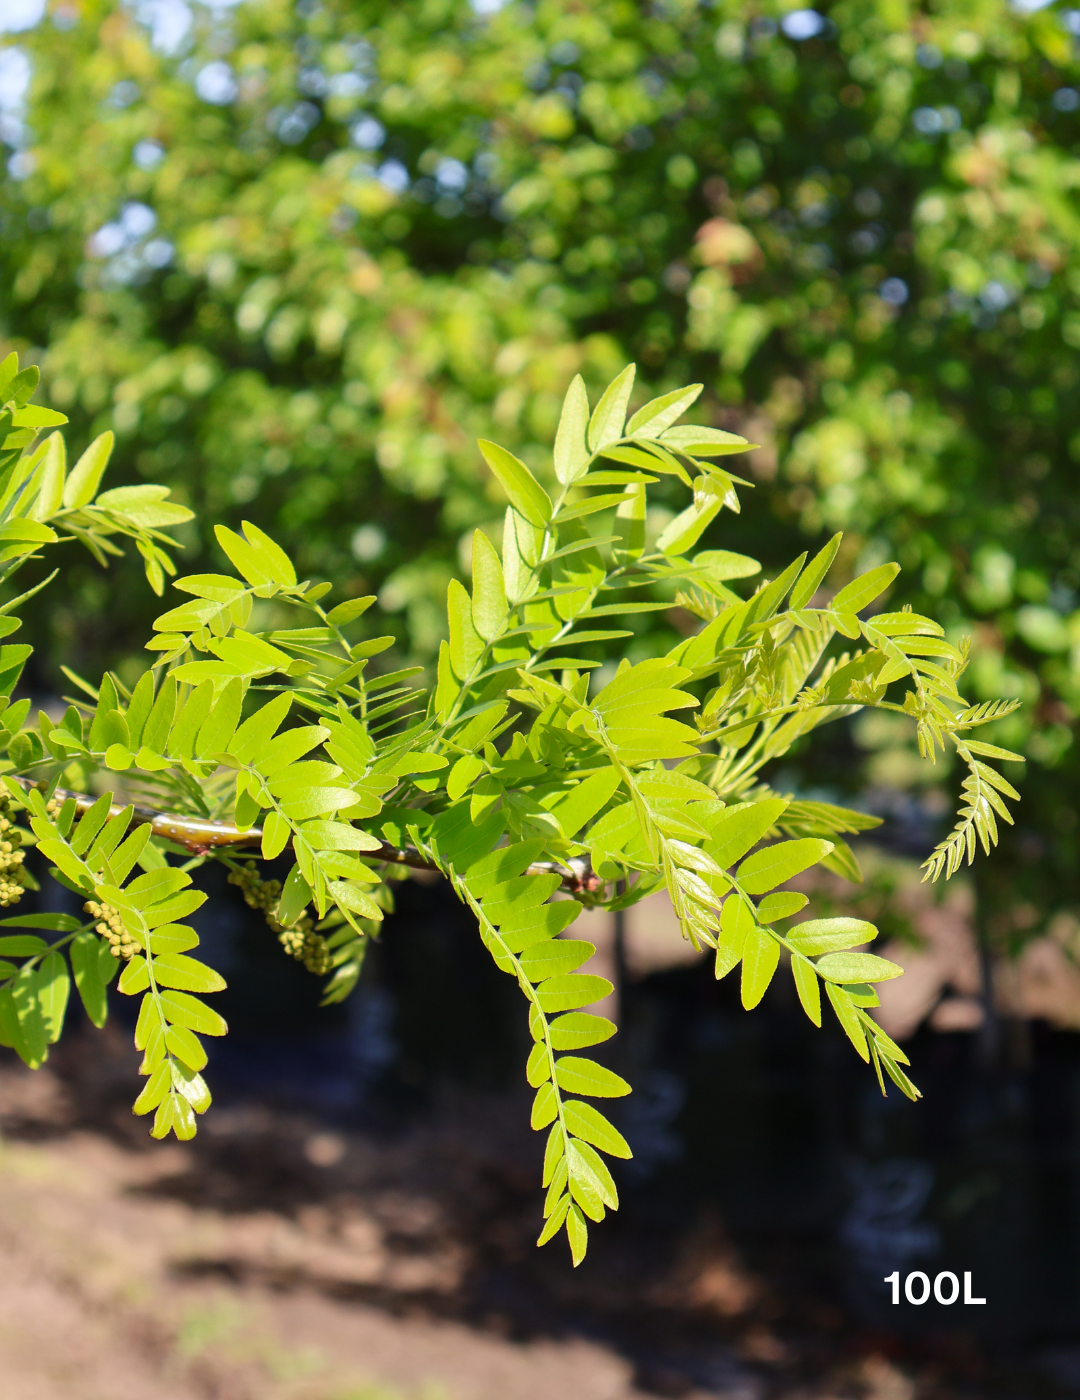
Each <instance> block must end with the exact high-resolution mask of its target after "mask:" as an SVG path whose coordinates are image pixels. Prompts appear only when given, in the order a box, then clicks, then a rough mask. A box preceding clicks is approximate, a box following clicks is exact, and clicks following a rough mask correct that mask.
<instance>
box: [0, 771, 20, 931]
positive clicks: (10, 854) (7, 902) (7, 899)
mask: <svg viewBox="0 0 1080 1400" xmlns="http://www.w3.org/2000/svg"><path fill="white" fill-rule="evenodd" d="M10 813H11V803H10V801H8V799H7V798H2V799H0V909H7V908H9V907H10V906H11V905H12V904H18V902H19V900H20V899H22V897H23V890H24V885H23V881H24V879H25V872H24V870H23V861H24V860H25V859H26V853H25V851H23V850H22V849H21V846H22V834H21V833H20V831H19V829H18V827H17V826H16V825H15V823H14V822H13V821H12V820H11V816H10Z"/></svg>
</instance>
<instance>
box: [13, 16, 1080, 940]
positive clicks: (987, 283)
mask: <svg viewBox="0 0 1080 1400" xmlns="http://www.w3.org/2000/svg"><path fill="white" fill-rule="evenodd" d="M40 9H41V7H40V4H39V3H37V0H19V2H18V3H16V4H14V5H13V6H12V8H11V13H12V14H13V15H14V18H9V19H8V20H7V26H8V29H9V31H10V32H9V33H8V35H7V39H6V42H7V47H6V48H4V49H3V50H2V51H0V104H2V109H3V129H2V132H0V135H2V136H3V139H4V140H5V141H6V142H7V145H8V147H9V148H10V151H9V158H8V160H7V173H6V176H5V177H4V179H3V182H2V186H0V219H2V224H0V337H2V338H3V340H4V341H5V342H7V343H9V344H10V345H11V346H13V347H17V348H19V349H20V351H22V352H23V353H24V355H29V357H30V358H34V357H35V356H40V358H41V362H42V367H43V371H44V376H45V381H44V382H45V388H46V393H47V398H48V401H49V402H51V403H52V404H53V405H55V406H56V407H58V408H61V409H63V410H64V411H65V412H66V413H68V414H69V415H70V416H71V418H72V420H73V426H74V437H75V438H76V439H77V438H78V437H79V435H80V434H81V435H82V436H83V437H85V438H89V437H90V435H92V434H93V433H96V432H99V431H101V430H102V429H104V428H108V427H111V428H113V429H115V431H116V433H117V434H118V439H119V441H118V449H117V458H116V460H117V463H118V467H119V471H120V473H121V475H122V474H124V473H126V476H127V478H128V479H130V480H132V481H137V480H140V479H143V478H148V479H153V480H160V481H164V482H167V483H168V484H169V485H171V486H172V487H173V489H174V493H175V494H176V495H177V496H178V497H180V498H181V499H187V500H188V501H189V502H190V504H191V505H193V506H194V507H196V508H197V510H198V511H199V512H200V516H201V517H202V518H204V519H206V520H217V519H224V520H228V521H232V522H234V523H235V521H236V520H238V519H239V518H241V517H242V516H247V517H250V518H252V519H254V520H255V521H257V522H258V523H260V524H262V525H263V526H265V527H266V528H267V529H268V530H271V531H272V532H273V533H274V534H275V536H276V537H277V538H280V539H281V540H282V542H283V543H284V544H285V545H286V547H287V548H289V549H290V550H291V551H292V552H293V553H294V555H295V556H296V557H297V558H298V561H299V564H300V566H301V568H303V567H304V566H305V565H307V566H308V567H310V568H311V570H312V571H314V570H315V569H318V570H319V571H320V572H321V573H323V574H325V575H326V576H328V577H334V578H336V580H337V581H338V582H339V584H340V585H341V586H342V587H344V588H345V590H346V591H348V592H351V593H362V592H367V591H371V590H372V589H373V588H374V589H378V590H379V591H380V595H381V600H382V602H383V603H384V605H385V606H386V607H388V608H389V609H391V610H392V611H395V612H396V613H397V614H398V616H399V617H400V636H399V641H400V645H401V648H402V649H404V650H408V651H411V652H412V654H414V655H418V656H419V657H420V658H421V659H429V658H430V657H431V655H432V653H433V651H434V649H435V646H436V644H437V641H438V636H439V634H438V627H439V622H438V616H439V608H438V607H437V604H438V603H440V602H441V599H442V595H443V593H444V590H445V586H446V583H447V581H448V579H449V578H450V577H451V576H452V575H453V574H455V573H461V572H467V570H468V566H469V560H468V558H467V553H466V551H467V545H466V541H467V540H468V539H469V538H470V536H471V532H472V529H473V527H474V526H475V525H478V524H480V525H485V526H489V527H490V526H491V525H492V523H493V522H495V521H497V520H498V518H499V516H500V514H501V509H502V506H503V504H504V502H503V500H502V498H501V496H500V493H499V490H498V487H497V485H496V484H495V482H494V480H493V479H492V478H491V476H490V475H489V474H488V473H487V471H486V469H485V468H484V467H483V466H482V464H481V460H480V458H479V455H478V453H477V451H476V449H475V446H474V442H475V439H476V437H477V436H480V435H495V436H497V437H498V438H499V440H500V441H506V442H508V443H509V444H511V445H513V446H514V447H515V449H516V450H517V451H518V452H519V453H520V454H521V455H522V456H523V457H524V458H525V459H526V460H528V461H529V462H530V463H531V464H533V465H535V466H537V467H539V466H540V464H541V462H542V453H543V451H544V449H545V448H547V447H548V445H549V444H550V442H551V439H552V437H553V434H554V426H555V419H556V413H557V406H558V403H559V401H560V398H561V395H562V393H563V391H564V390H565V387H566V385H567V383H568V382H569V380H570V378H571V376H572V375H573V374H574V373H575V372H578V371H580V372H582V373H583V374H584V375H585V377H586V379H587V380H588V381H589V383H590V387H591V388H594V389H595V388H596V387H597V386H599V385H601V384H602V383H604V382H606V381H607V380H608V379H609V378H610V377H611V376H612V375H613V373H614V372H616V371H617V370H618V369H619V368H621V366H622V365H623V363H625V362H626V361H627V360H629V359H635V360H637V361H638V362H639V364H640V366H641V367H642V375H641V377H640V379H639V392H640V395H641V396H642V398H644V397H647V396H648V395H650V394H651V393H653V392H657V391H662V390H664V389H666V388H669V387H671V386H673V385H675V384H679V383H683V382H686V381H687V380H691V379H695V380H701V381H703V382H704V384H705V386H706V392H705V394H704V395H703V397H702V400H701V401H700V404H699V409H700V413H701V416H702V418H703V419H704V421H709V422H712V423H714V424H716V425H717V426H722V427H726V428H732V429H735V430H738V431H740V432H744V433H746V434H748V435H750V436H751V437H752V438H753V440H754V441H757V442H760V443H761V444H762V446H761V449H760V451H759V452H757V453H756V454H755V456H754V458H753V462H752V471H753V475H754V479H755V481H756V484H757V486H758V491H757V492H756V493H755V494H756V496H757V499H756V501H755V502H754V504H753V505H752V506H750V507H748V509H747V514H746V516H744V521H743V524H744V526H745V530H742V531H740V532H739V534H738V537H737V538H736V536H735V535H734V533H733V532H732V530H731V523H730V522H729V521H724V522H723V523H720V524H718V525H717V526H715V527H714V530H715V534H716V542H717V543H724V544H728V545H731V544H734V546H735V547H737V548H740V549H745V550H746V551H747V552H749V553H754V554H757V555H760V556H761V557H763V558H764V559H765V560H766V561H767V562H769V561H774V560H780V559H785V558H786V557H788V556H789V555H790V553H791V551H792V547H793V545H794V544H795V543H796V542H797V541H798V540H800V539H802V540H803V541H804V542H805V543H807V544H809V543H811V542H812V540H813V537H815V536H819V535H822V534H830V533H832V532H833V531H834V530H836V529H840V528H843V529H845V530H847V531H848V535H847V538H846V540H845V546H844V550H843V552H842V554H841V555H840V557H839V558H838V561H837V574H838V576H837V580H836V581H838V582H842V581H843V580H844V577H845V576H846V575H849V574H851V573H853V572H854V571H855V570H856V568H860V569H861V568H865V567H867V566H868V565H871V564H874V563H877V562H880V561H881V560H884V559H886V558H893V557H895V558H897V559H899V561H900V562H901V563H902V564H903V566H904V570H905V572H904V574H903V575H902V576H901V579H900V581H899V583H898V586H897V590H896V591H895V592H894V594H893V596H892V598H891V600H890V606H899V605H900V604H901V603H903V602H911V603H913V604H914V605H915V606H916V607H925V608H927V609H929V610H931V611H933V612H934V613H935V614H936V615H942V616H943V619H944V620H946V621H947V622H948V624H949V626H950V630H951V632H952V633H954V634H960V633H962V632H964V631H970V632H973V634H974V637H975V649H974V655H975V659H974V664H973V668H972V676H973V687H972V688H973V691H974V694H975V695H976V696H977V697H982V696H991V695H998V694H1005V695H1008V694H1016V695H1020V696H1022V697H1023V698H1024V699H1025V701H1026V702H1027V704H1026V706H1025V709H1024V711H1023V712H1022V716H1021V717H1018V718H1016V719H1014V720H1012V721H1009V722H1008V723H1007V724H1006V725H1004V726H1003V727H1002V733H1001V734H1000V736H999V737H1000V739H1001V741H1002V742H1003V743H1006V744H1008V745H1010V746H1011V747H1016V748H1022V749H1024V750H1025V751H1026V752H1027V754H1028V755H1029V757H1030V758H1031V759H1032V760H1033V762H1032V763H1030V764H1029V770H1030V771H1029V776H1028V778H1027V779H1026V781H1025V782H1024V787H1023V793H1024V798H1025V804H1024V807H1023V809H1022V811H1023V816H1022V818H1021V820H1022V823H1023V827H1022V829H1021V830H1020V831H1018V832H1015V833H1012V835H1011V839H1010V840H1009V841H1008V843H1007V845H1006V847H1005V853H1004V856H1003V858H1002V860H1000V861H995V862H984V863H983V865H982V866H981V867H980V870H981V871H982V875H981V876H980V878H981V879H983V880H984V881H985V882H989V884H988V885H987V887H985V888H984V889H983V890H982V895H983V898H982V901H981V903H982V908H983V910H984V911H988V910H990V909H994V910H995V913H994V915H993V918H994V919H996V923H994V924H993V926H992V927H991V928H989V932H990V933H992V935H993V936H994V937H995V938H996V939H998V940H1002V941H1006V942H1007V941H1008V940H1010V939H1013V938H1016V937H1020V936H1022V935H1023V934H1024V932H1025V931H1026V929H1027V928H1029V927H1035V926H1037V925H1038V924H1040V923H1041V922H1043V920H1044V919H1045V916H1046V915H1047V913H1049V912H1053V911H1054V910H1055V909H1060V908H1062V907H1067V906H1069V905H1071V904H1072V903H1074V902H1075V901H1076V893H1077V892H1076V887H1075V877H1074V875H1073V871H1074V869H1075V865H1076V860H1077V857H1078V855H1080V849H1078V843H1077V832H1076V814H1075V811H1074V805H1073V802H1072V799H1071V796H1070V788H1071V787H1073V786H1074V785H1075V783H1076V780H1077V777H1078V776H1080V773H1078V771H1077V760H1076V757H1075V751H1074V746H1073V727H1074V718H1075V714H1076V711H1077V707H1078V706H1080V608H1078V598H1077V590H1078V588H1080V544H1078V542H1077V532H1076V522H1077V516H1078V510H1080V496H1078V495H1077V492H1076V490H1075V487H1074V486H1073V479H1074V474H1075V471H1076V463H1077V460H1080V398H1078V396H1077V392H1076V390H1077V382H1078V378H1080V375H1078V370H1077V365H1076V357H1077V349H1078V348H1080V217H1078V213H1080V211H1078V207H1077V203H1076V193H1075V191H1076V189H1077V187H1078V186H1080V159H1078V152H1080V144H1078V143H1080V60H1078V56H1077V40H1076V38H1075V37H1074V36H1076V35H1080V10H1070V9H1063V8H1060V7H1057V6H1054V7H1047V8H1040V9H1038V10H1037V11H1036V12H1030V11H1031V4H1030V0H1028V3H1026V4H1018V5H1017V6H1016V7H1015V8H1010V6H1009V5H1007V4H1005V3H1003V0H943V3H940V4H938V5H936V6H935V7H934V8H933V10H932V11H929V12H928V11H925V10H924V9H923V8H922V7H920V6H917V5H913V4H908V3H905V0H858V2H857V0H840V3H836V4H833V5H831V6H828V7H825V8H823V9H822V11H820V12H819V11H817V10H810V9H797V8H796V9H793V8H790V7H785V6H783V5H779V4H776V3H771V0H762V3H760V4H758V5H754V6H748V5H746V4H736V3H735V2H734V0H718V3H715V4H713V5H711V6H708V7H706V6H699V5H697V4H694V3H689V0H664V3H662V4H659V5H654V6H637V5H633V4H629V3H626V0H595V3H590V4H589V5H587V6H581V5H578V4H575V3H571V0H539V3H536V4H533V5H525V4H520V3H510V4H507V5H505V6H504V7H503V8H501V9H500V8H497V7H496V6H495V5H494V4H492V3H491V0H478V2H477V3H476V4H475V6H474V7H470V5H469V4H467V3H464V0H416V3H413V4H409V5H390V4H387V3H385V0H298V2H297V0H242V3H239V4H235V5H230V6H221V5H218V6H207V5H205V4H192V5H190V6H189V5H188V4H186V3H184V0H138V3H133V4H129V5H119V4H116V3H114V0H81V3H80V0H52V3H50V5H49V8H48V13H47V14H45V15H42V14H41V12H40ZM1074 84H1075V85H1074ZM76 445H77V443H76ZM117 479H118V480H119V479H121V478H120V476H118V478H117ZM649 523H650V528H651V529H653V530H658V529H659V528H662V525H663V524H664V523H666V516H665V515H664V512H663V508H662V507H661V508H659V509H658V510H657V511H656V515H655V518H653V519H651V520H650V522H649ZM188 544H189V546H190V548H189V554H188V557H187V559H186V561H185V563H186V565H187V566H188V567H199V566H200V565H207V566H211V567H213V553H214V547H213V545H212V542H211V541H210V539H209V538H206V539H203V538H198V537H196V536H194V535H192V537H191V538H190V539H189V541H188ZM129 585H130V586H129ZM154 607H155V602H154V600H152V599H151V598H149V597H148V596H147V595H146V592H145V590H144V589H143V588H142V587H141V586H140V585H139V584H138V583H137V581H136V579H135V577H134V575H131V576H130V577H129V576H128V575H126V574H125V573H123V571H122V568H121V570H120V571H118V572H117V573H115V574H114V575H112V576H111V578H110V580H109V581H108V582H107V583H102V581H101V580H100V578H98V577H95V576H93V575H92V574H91V573H90V572H89V570H87V572H86V573H85V575H84V576H83V579H82V582H81V584H80V586H79V588H78V589H76V591H75V592H73V594H72V596H71V597H70V598H69V599H68V600H67V602H66V603H65V605H64V606H62V607H59V608H57V607H56V605H55V603H54V604H52V605H51V607H50V610H49V612H48V614H47V615H44V614H43V616H42V618H41V619H40V621H41V624H42V626H45V625H47V626H48V627H49V628H50V629H51V634H52V656H53V658H54V661H56V660H59V659H60V658H61V657H63V659H65V660H66V661H68V663H69V664H73V665H75V666H77V667H82V668H85V669H87V670H90V671H94V670H95V669H96V668H99V667H100V664H101V659H102V658H103V657H104V655H105V654H106V653H107V652H112V654H114V655H115V651H116V648H117V647H119V646H124V645H126V646H128V647H129V648H130V649H131V652H132V653H133V656H132V662H131V665H132V667H133V668H135V667H137V666H140V665H141V664H142V663H141V662H139V661H138V660H137V658H136V649H137V647H138V646H139V644H140V642H141V639H142V636H143V634H144V633H145V630H146V628H147V622H148V619H149V618H150V617H151V616H152V615H153V614H152V611H151V610H152V609H154ZM677 621H678V618H677V616H672V618H671V623H677ZM643 625H644V624H643ZM38 680H39V682H40V684H42V685H43V686H45V685H50V684H55V682H56V677H55V676H54V675H51V674H46V673H44V672H43V673H41V674H40V675H39V677H38ZM857 732H858V733H859V736H860V740H861V742H862V744H863V746H864V748H866V749H868V750H869V751H870V752H871V754H872V757H871V759H870V761H869V774H870V777H871V778H872V779H874V780H876V781H880V782H881V783H884V784H886V785H889V786H892V787H903V786H904V784H905V782H907V780H908V771H907V765H906V760H905V752H906V750H905V748H904V745H905V743H907V742H908V740H907V739H906V737H905V736H904V735H901V734H897V733H896V732H894V731H892V730H891V729H889V728H877V729H875V728H873V727H871V726H869V725H865V726H864V727H863V728H862V729H861V730H858V731H857ZM911 756H912V757H913V756H914V755H913V754H912V755H911ZM864 776H865V775H864ZM834 781H836V779H835V777H834ZM989 917H990V916H989V915H986V918H989Z"/></svg>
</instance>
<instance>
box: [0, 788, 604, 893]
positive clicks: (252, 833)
mask: <svg viewBox="0 0 1080 1400" xmlns="http://www.w3.org/2000/svg"><path fill="white" fill-rule="evenodd" d="M10 776H11V779H12V781H13V782H16V783H18V785H19V786H20V787H21V788H22V789H23V790H24V791H25V792H30V791H31V790H32V789H34V788H36V789H37V790H38V791H39V792H46V791H47V790H48V787H47V784H45V783H35V782H32V781H31V780H30V779H29V778H20V777H16V776H15V775H14V774H11V775H10ZM53 796H54V797H55V798H57V799H58V800H59V801H60V802H66V801H67V800H68V799H69V798H71V799H73V800H74V802H75V810H76V811H77V812H85V811H88V810H89V808H91V807H92V806H93V805H94V803H95V802H96V801H97V800H98V799H97V798H94V797H90V796H89V795H88V794H87V793H82V792H69V791H68V790H67V789H66V788H57V789H56V790H55V792H54V793H53ZM126 805H127V804H125V803H122V802H113V804H112V806H111V807H110V808H109V815H110V816H111V817H115V816H117V815H118V814H119V813H120V812H123V811H125V810H126ZM134 820H135V821H136V822H139V823H142V822H149V823H150V830H151V832H152V833H153V835H155V836H160V837H161V838H162V840H165V841H171V842H173V844H174V845H177V846H182V847H183V848H184V850H185V851H189V852H190V853H191V854H192V855H197V856H202V855H207V854H209V853H210V852H211V851H214V850H222V849H225V848H232V847H238V846H241V847H242V846H259V845H260V844H261V843H262V834H263V833H262V827H261V826H252V827H249V828H248V830H247V831H241V830H240V828H239V827H237V826H233V825H232V824H231V823H230V822H213V821H207V820H206V819H204V818H203V817H193V816H188V815H187V814H186V813H183V812H159V811H158V810H157V809H156V808H154V807H143V806H141V805H139V804H135V811H134ZM364 855H365V856H368V857H370V858H371V859H372V860H383V861H386V862H388V863H389V864H391V865H407V866H409V867H410V869H412V870H431V871H435V872H438V866H436V865H435V864H434V862H432V861H430V860H429V859H428V858H427V856H425V855H424V854H423V853H422V852H420V851H418V850H416V849H415V847H413V846H391V845H390V844H389V843H388V842H386V841H382V842H380V844H379V849H378V850H375V851H365V852H364ZM525 873H526V874H527V875H558V876H559V877H560V879H561V880H562V888H563V889H564V890H565V891H566V892H567V893H568V894H594V893H595V892H596V891H597V890H598V889H599V888H600V885H601V881H600V878H599V876H598V875H596V873H595V872H594V871H593V868H592V865H591V864H590V862H589V860H588V859H587V858H586V857H583V856H572V857H571V858H570V859H569V860H567V861H566V862H565V863H558V862H556V861H552V860H541V861H537V862H536V863H535V864H534V865H530V866H529V868H528V869H527V870H526V872H525Z"/></svg>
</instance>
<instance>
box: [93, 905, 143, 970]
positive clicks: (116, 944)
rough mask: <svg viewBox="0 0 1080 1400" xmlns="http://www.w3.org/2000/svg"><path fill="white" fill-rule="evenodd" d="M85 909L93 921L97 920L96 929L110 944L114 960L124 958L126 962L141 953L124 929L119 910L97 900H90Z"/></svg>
mask: <svg viewBox="0 0 1080 1400" xmlns="http://www.w3.org/2000/svg"><path fill="white" fill-rule="evenodd" d="M83 909H84V910H85V911H86V912H87V913H88V914H89V915H90V917H91V918H92V919H96V920H97V923H96V924H95V925H94V929H95V931H96V932H97V933H100V934H101V936H102V938H104V940H105V942H106V943H108V945H109V951H110V952H111V953H112V955H113V957H114V958H123V959H124V960H125V962H126V961H127V959H128V958H130V957H131V956H132V955H133V954H135V953H137V952H139V945H138V944H137V943H136V942H135V940H134V939H133V938H132V936H131V934H130V933H128V931H127V929H126V928H125V927H124V923H123V920H122V919H121V918H120V911H119V910H118V909H114V908H113V906H112V905H111V904H99V903H98V902H97V900H96V899H88V900H87V901H86V903H85V904H84V905H83Z"/></svg>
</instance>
